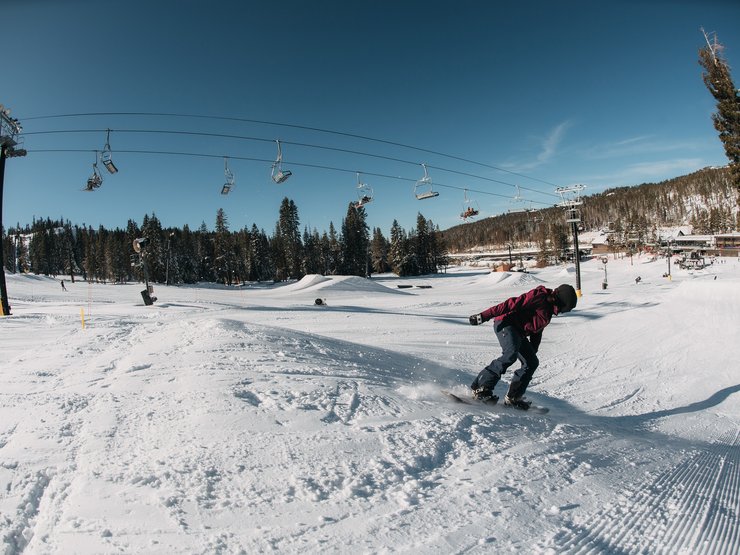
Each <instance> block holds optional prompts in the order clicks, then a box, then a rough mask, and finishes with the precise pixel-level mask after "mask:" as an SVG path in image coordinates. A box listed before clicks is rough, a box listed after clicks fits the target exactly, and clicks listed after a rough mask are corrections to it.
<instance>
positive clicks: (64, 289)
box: [61, 280, 67, 291]
mask: <svg viewBox="0 0 740 555" xmlns="http://www.w3.org/2000/svg"><path fill="white" fill-rule="evenodd" d="M61 282H62V291H66V290H67V288H66V287H65V286H64V280H61Z"/></svg>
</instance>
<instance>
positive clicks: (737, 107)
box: [699, 34, 740, 189]
mask: <svg viewBox="0 0 740 555" xmlns="http://www.w3.org/2000/svg"><path fill="white" fill-rule="evenodd" d="M704 36H705V38H706V34H705V35H704ZM722 50H723V46H722V45H721V44H720V43H718V42H717V40H716V36H715V37H714V42H712V43H710V42H709V39H707V46H705V47H704V48H701V49H700V50H699V65H701V66H702V67H703V68H704V72H703V73H702V78H703V79H704V84H705V85H706V86H707V89H709V92H710V93H712V96H713V97H714V98H715V100H716V101H717V112H716V113H715V114H713V115H712V121H713V122H714V128H715V129H716V130H717V131H718V132H719V138H720V140H721V141H722V143H723V144H724V147H725V154H726V155H727V158H728V160H729V161H730V171H731V172H732V176H733V182H734V184H735V186H736V187H737V188H738V189H740V95H739V94H738V89H737V87H735V83H734V82H733V81H732V76H731V75H730V67H729V66H728V65H727V62H726V61H725V59H724V58H723V57H722Z"/></svg>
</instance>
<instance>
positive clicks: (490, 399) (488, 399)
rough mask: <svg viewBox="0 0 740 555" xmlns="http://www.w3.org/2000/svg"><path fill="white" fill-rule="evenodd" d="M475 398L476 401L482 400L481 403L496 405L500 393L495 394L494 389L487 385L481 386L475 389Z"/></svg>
mask: <svg viewBox="0 0 740 555" xmlns="http://www.w3.org/2000/svg"><path fill="white" fill-rule="evenodd" d="M473 399H475V400H476V401H480V402H481V403H486V404H487V405H495V404H496V403H498V395H494V394H493V390H492V389H488V388H487V387H479V388H478V389H474V390H473Z"/></svg>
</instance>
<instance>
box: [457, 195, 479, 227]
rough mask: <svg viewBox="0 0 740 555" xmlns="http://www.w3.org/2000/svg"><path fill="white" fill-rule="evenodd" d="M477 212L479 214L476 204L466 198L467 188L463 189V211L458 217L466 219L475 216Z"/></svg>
mask: <svg viewBox="0 0 740 555" xmlns="http://www.w3.org/2000/svg"><path fill="white" fill-rule="evenodd" d="M478 214H480V210H478V204H477V203H474V202H471V201H470V199H468V190H467V189H465V203H464V204H463V211H462V212H461V213H460V218H461V219H462V220H463V221H466V220H467V219H468V218H475V217H476V216H477V215H478Z"/></svg>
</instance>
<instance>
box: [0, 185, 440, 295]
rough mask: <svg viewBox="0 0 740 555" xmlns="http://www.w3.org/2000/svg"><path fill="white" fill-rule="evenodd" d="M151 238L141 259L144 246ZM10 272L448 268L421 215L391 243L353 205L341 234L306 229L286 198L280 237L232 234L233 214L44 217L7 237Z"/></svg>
mask: <svg viewBox="0 0 740 555" xmlns="http://www.w3.org/2000/svg"><path fill="white" fill-rule="evenodd" d="M139 238H146V239H147V242H146V245H145V247H144V248H143V249H141V252H140V253H136V252H135V251H134V248H133V243H134V240H136V239H139ZM2 246H3V249H2V250H3V264H4V266H5V269H6V271H8V272H16V271H20V272H31V273H35V274H43V275H48V276H59V275H67V276H70V278H71V279H72V281H74V279H75V278H76V277H79V278H82V279H83V280H89V281H101V282H126V281H142V280H143V279H144V277H145V274H144V272H146V277H147V278H148V279H149V280H150V281H152V282H156V283H170V284H177V283H197V282H218V283H224V284H229V285H232V284H238V283H242V282H245V281H283V280H287V279H300V278H301V277H303V276H304V275H306V274H322V275H356V276H368V277H369V276H370V275H371V274H373V273H382V272H391V271H392V272H396V273H397V274H399V275H420V274H428V273H435V272H437V271H439V270H440V269H442V268H444V267H445V266H446V265H447V258H446V251H445V247H444V243H443V241H442V234H441V232H440V231H439V229H438V228H437V227H436V226H435V225H434V224H433V223H432V221H431V220H427V219H426V218H424V216H423V215H421V214H418V216H417V222H416V228H413V229H412V230H410V231H408V232H407V231H406V230H404V229H403V228H401V227H400V226H399V225H398V222H396V221H394V222H393V226H392V228H391V234H390V239H387V238H386V237H385V236H384V235H383V233H382V231H381V230H380V229H379V228H375V229H373V232H372V236H371V235H370V230H369V228H368V225H367V223H366V212H365V210H364V208H362V207H360V208H355V207H354V206H353V205H351V204H350V205H349V206H348V208H347V214H346V216H345V217H344V218H343V220H342V224H341V227H340V229H339V230H337V229H335V227H334V224H333V223H330V225H329V230H328V231H324V232H323V233H319V232H318V231H317V230H316V229H313V230H309V229H307V228H304V229H303V231H302V232H301V230H300V219H299V215H298V208H297V206H296V205H295V203H294V202H293V201H292V200H290V199H288V198H285V199H283V201H282V203H281V205H280V210H279V215H278V220H277V222H276V224H275V230H274V232H273V233H272V234H271V235H268V234H267V233H265V231H264V229H258V228H257V226H256V225H255V224H253V225H252V227H251V228H246V227H245V228H244V229H241V230H239V231H231V230H230V229H229V223H228V219H227V216H226V213H225V212H224V211H223V209H220V210H218V212H217V214H216V220H215V227H214V229H213V230H209V229H208V228H207V226H206V224H205V223H203V224H201V226H200V228H199V229H197V230H191V229H190V227H189V226H187V225H185V226H184V227H183V228H182V229H180V228H163V227H162V225H161V223H160V221H159V219H157V217H156V215H154V214H152V215H151V216H150V215H145V216H144V219H143V222H142V225H141V226H139V225H138V224H137V223H136V222H134V221H133V220H129V221H128V224H127V225H126V228H125V229H120V228H116V229H113V230H108V229H106V228H105V227H102V226H101V227H99V228H98V229H93V228H92V227H87V226H84V225H82V226H78V225H72V224H71V223H70V222H69V221H53V220H51V219H48V218H47V219H46V220H34V221H33V223H32V225H30V226H29V225H26V226H25V227H21V226H20V225H19V226H16V227H15V228H9V229H8V230H7V232H4V233H3V236H2Z"/></svg>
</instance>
